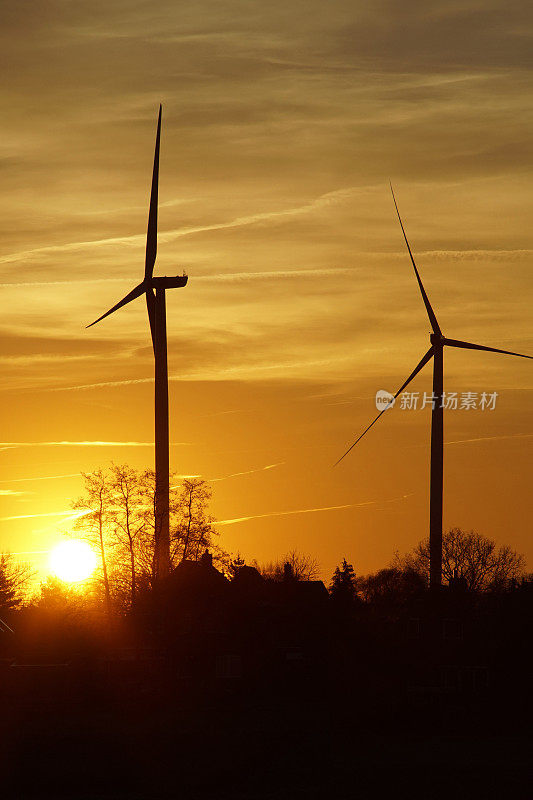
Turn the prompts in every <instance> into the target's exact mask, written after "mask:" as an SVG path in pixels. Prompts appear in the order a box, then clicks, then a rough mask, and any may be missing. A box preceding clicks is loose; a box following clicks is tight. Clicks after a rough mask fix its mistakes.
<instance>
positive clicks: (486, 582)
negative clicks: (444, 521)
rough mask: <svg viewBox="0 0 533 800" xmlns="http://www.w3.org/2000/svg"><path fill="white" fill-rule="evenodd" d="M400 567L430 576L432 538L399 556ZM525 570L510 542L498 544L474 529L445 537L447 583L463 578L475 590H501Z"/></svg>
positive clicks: (397, 563)
mask: <svg viewBox="0 0 533 800" xmlns="http://www.w3.org/2000/svg"><path fill="white" fill-rule="evenodd" d="M396 565H397V566H398V567H400V568H410V569H413V570H415V571H416V572H417V573H418V574H419V575H420V576H423V577H424V578H425V579H427V578H428V577H429V540H424V541H422V542H419V543H418V544H417V545H416V547H415V548H414V549H413V551H412V553H409V554H408V555H406V556H403V557H400V556H398V555H397V556H396ZM523 571H524V557H523V556H521V555H520V554H519V553H516V552H515V551H514V550H512V549H511V548H510V547H509V546H508V545H501V546H500V547H498V546H497V545H496V542H494V541H493V540H492V539H489V538H487V537H486V536H483V535H482V534H481V533H476V532H475V531H469V532H466V531H463V530H461V529H460V528H452V529H451V530H449V531H447V532H446V533H444V535H443V537H442V575H443V578H444V580H445V581H447V582H448V583H449V582H450V581H451V580H452V579H453V578H454V577H456V578H462V580H463V581H464V582H465V585H466V587H467V588H468V590H469V591H472V592H486V591H490V590H493V589H501V588H504V587H505V586H506V585H508V584H509V582H510V581H512V580H516V579H518V578H519V577H520V576H521V575H522V574H523Z"/></svg>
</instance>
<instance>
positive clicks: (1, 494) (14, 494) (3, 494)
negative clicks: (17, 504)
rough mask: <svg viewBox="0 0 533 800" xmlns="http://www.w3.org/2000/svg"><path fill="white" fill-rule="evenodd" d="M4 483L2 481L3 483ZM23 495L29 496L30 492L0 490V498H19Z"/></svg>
mask: <svg viewBox="0 0 533 800" xmlns="http://www.w3.org/2000/svg"><path fill="white" fill-rule="evenodd" d="M3 482H4V481H0V483H3ZM21 494H28V492H14V491H13V490H12V489H0V497H17V496H20V495H21Z"/></svg>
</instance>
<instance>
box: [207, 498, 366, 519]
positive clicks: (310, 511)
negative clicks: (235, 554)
mask: <svg viewBox="0 0 533 800" xmlns="http://www.w3.org/2000/svg"><path fill="white" fill-rule="evenodd" d="M376 503H377V500H367V501H365V502H364V503H346V504H344V505H341V506H322V507H320V508H298V509H296V510H294V511H270V512H268V513H267V514H251V515H250V516H248V517H235V518H234V519H221V520H218V521H217V523H216V524H217V525H234V524H235V523H237V522H248V520H250V519H265V518H267V517H286V516H290V515H292V514H314V513H315V512H317V511H338V510H340V509H343V508H360V507H362V506H371V505H375V504H376Z"/></svg>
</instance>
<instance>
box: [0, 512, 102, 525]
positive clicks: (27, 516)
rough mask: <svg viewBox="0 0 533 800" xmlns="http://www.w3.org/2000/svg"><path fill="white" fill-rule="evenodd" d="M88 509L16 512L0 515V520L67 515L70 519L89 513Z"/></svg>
mask: <svg viewBox="0 0 533 800" xmlns="http://www.w3.org/2000/svg"><path fill="white" fill-rule="evenodd" d="M89 513H90V511H72V510H70V511H46V512H44V513H41V514H17V515H15V516H12V517H0V522H8V521H9V520H13V519H37V518H39V517H68V518H70V519H78V517H84V516H85V515H86V514H89Z"/></svg>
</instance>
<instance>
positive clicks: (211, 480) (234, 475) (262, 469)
mask: <svg viewBox="0 0 533 800" xmlns="http://www.w3.org/2000/svg"><path fill="white" fill-rule="evenodd" d="M283 464H285V461H280V462H279V463H278V464H267V466H266V467H259V469H247V470H245V471H243V472H232V473H231V475H222V476H221V477H220V478H207V480H208V481H209V483H216V482H217V481H227V480H228V478H239V477H240V476H241V475H253V474H254V473H256V472H266V471H267V470H271V469H275V468H276V467H281V466H282V465H283Z"/></svg>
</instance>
